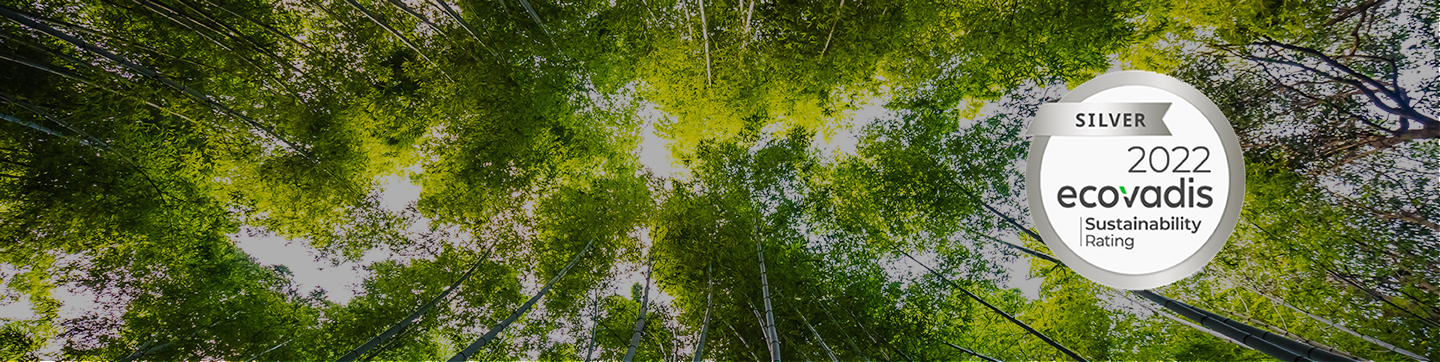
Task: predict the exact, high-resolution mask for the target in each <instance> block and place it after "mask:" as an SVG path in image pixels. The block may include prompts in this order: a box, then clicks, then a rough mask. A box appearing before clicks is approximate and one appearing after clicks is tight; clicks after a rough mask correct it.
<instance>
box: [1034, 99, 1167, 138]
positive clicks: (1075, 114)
mask: <svg viewBox="0 0 1440 362" xmlns="http://www.w3.org/2000/svg"><path fill="white" fill-rule="evenodd" d="M1169 110H1170V103H1074V102H1056V103H1046V104H1042V105H1040V111H1039V112H1038V113H1036V114H1035V121H1034V122H1031V123H1030V128H1029V129H1028V130H1026V131H1025V135H1026V136H1169V135H1170V128H1168V127H1165V121H1164V119H1165V112H1167V111H1169Z"/></svg>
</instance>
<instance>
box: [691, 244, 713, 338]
mask: <svg viewBox="0 0 1440 362" xmlns="http://www.w3.org/2000/svg"><path fill="white" fill-rule="evenodd" d="M713 272H714V271H713V268H711V267H710V266H709V265H706V266H705V279H706V281H705V290H706V292H705V320H704V321H702V322H700V342H699V343H698V344H696V345H695V361H694V362H700V359H701V358H703V357H705V337H706V334H708V333H710V313H711V312H713V311H714V309H715V275H714V274H712V273H713Z"/></svg>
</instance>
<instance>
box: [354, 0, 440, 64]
mask: <svg viewBox="0 0 1440 362" xmlns="http://www.w3.org/2000/svg"><path fill="white" fill-rule="evenodd" d="M345 3H346V4H350V6H351V7H354V8H355V10H359V11H360V13H361V14H365V17H366V18H369V19H370V21H372V22H374V23H375V25H379V26H380V28H382V29H385V31H386V32H388V33H390V35H394V36H395V38H397V39H400V42H401V43H405V46H407V47H409V48H410V50H414V51H415V54H417V55H420V58H422V59H425V62H426V63H430V66H432V67H435V71H438V72H440V75H442V76H445V79H446V80H449V81H450V82H452V83H453V82H455V78H451V77H450V74H449V73H445V70H444V69H441V68H440V64H437V63H435V61H434V60H430V57H429V56H427V55H425V52H422V51H420V47H419V46H416V45H415V43H414V42H412V41H410V38H408V37H406V36H405V34H404V33H401V32H400V31H399V30H395V28H393V27H391V26H390V24H389V23H388V22H386V21H385V19H384V18H381V17H380V15H379V14H375V13H372V12H370V9H366V8H365V5H361V4H360V3H359V2H357V1H355V0H345ZM335 20H336V21H343V20H340V19H335Z"/></svg>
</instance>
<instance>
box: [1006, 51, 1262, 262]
mask: <svg viewBox="0 0 1440 362" xmlns="http://www.w3.org/2000/svg"><path fill="white" fill-rule="evenodd" d="M1131 85H1137V86H1147V87H1154V88H1158V89H1161V90H1165V91H1168V92H1170V93H1174V94H1175V95H1177V96H1179V97H1180V98H1181V99H1184V100H1185V101H1186V102H1189V103H1190V104H1191V105H1193V106H1195V108H1196V109H1199V110H1200V114H1202V115H1204V116H1205V119H1206V120H1209V121H1210V126H1211V127H1213V128H1214V129H1215V133H1216V135H1218V136H1219V137H1220V144H1221V145H1222V146H1223V147H1224V150H1225V158H1226V159H1227V161H1228V162H1227V163H1228V166H1229V167H1230V170H1229V171H1230V194H1229V197H1227V198H1226V200H1225V201H1226V203H1225V210H1224V211H1223V212H1222V213H1221V215H1220V223H1219V224H1218V225H1216V229H1215V233H1214V234H1212V235H1210V238H1209V239H1208V240H1206V241H1205V244H1204V245H1202V246H1200V249H1199V250H1197V251H1196V252H1195V254H1192V255H1190V257H1189V258H1186V259H1185V260H1184V261H1182V262H1180V263H1179V264H1176V265H1175V266H1172V267H1169V268H1166V269H1164V270H1160V271H1156V272H1153V273H1146V274H1124V273H1116V272H1112V271H1109V270H1105V269H1102V268H1100V267H1097V266H1095V265H1093V264H1090V262H1087V261H1085V260H1084V259H1082V258H1080V256H1079V255H1076V254H1075V252H1074V251H1072V250H1070V246H1069V245H1065V243H1064V242H1062V241H1060V235H1059V234H1058V233H1056V232H1055V228H1054V226H1052V225H1051V224H1050V218H1049V216H1048V215H1047V214H1046V212H1045V203H1044V200H1042V199H1041V197H1042V195H1041V192H1040V167H1041V163H1042V162H1043V161H1044V160H1043V158H1044V157H1043V156H1044V155H1045V146H1046V145H1047V144H1049V143H1050V136H1035V138H1034V139H1033V140H1031V142H1030V156H1029V157H1028V158H1027V160H1028V162H1027V163H1028V164H1027V166H1026V170H1025V173H1026V178H1025V190H1026V195H1027V196H1028V199H1029V201H1030V210H1031V215H1032V216H1033V218H1034V219H1035V226H1036V228H1038V229H1039V230H1040V235H1041V236H1042V237H1044V238H1045V245H1046V246H1049V247H1050V251H1051V252H1053V253H1055V256H1056V257H1058V258H1060V261H1062V262H1064V263H1065V265H1066V266H1068V267H1070V269H1071V270H1074V271H1075V272H1076V273H1079V274H1080V275H1081V276H1084V277H1086V278H1089V279H1090V280H1093V281H1095V282H1097V283H1100V284H1104V285H1107V286H1110V287H1113V288H1119V289H1150V288H1155V287H1160V286H1164V285H1167V284H1170V283H1173V282H1175V281H1178V280H1180V279H1184V278H1185V277H1188V276H1190V275H1191V274H1194V273H1195V272H1197V271H1199V270H1200V268H1203V267H1205V264H1207V263H1209V262H1210V260H1211V259H1214V258H1215V255H1216V254H1219V253H1220V249H1222V248H1224V247H1225V243H1226V242H1227V241H1228V240H1229V239H1230V234H1231V232H1233V231H1234V230H1235V223H1236V222H1238V221H1239V220H1240V210H1241V206H1242V204H1243V203H1244V202H1245V157H1244V154H1243V153H1241V150H1240V142H1239V140H1238V139H1237V138H1236V137H1235V129H1234V128H1232V127H1231V126H1230V121H1229V120H1228V119H1226V118H1225V114H1224V113H1223V112H1221V111H1220V107H1218V106H1216V105H1215V102H1213V101H1211V100H1210V98H1209V97H1206V96H1205V95H1204V94H1202V93H1200V90H1198V89H1195V87H1192V86H1190V85H1189V84H1187V83H1185V82H1183V81H1181V80H1179V79H1175V78H1173V77H1170V76H1167V75H1163V74H1159V73H1154V72H1146V71H1123V72H1114V73H1107V74H1104V75H1101V76H1099V77H1095V79H1092V80H1090V81H1088V82H1085V84H1081V85H1080V86H1079V87H1076V88H1075V90H1073V91H1071V92H1070V93H1069V94H1066V95H1065V97H1063V98H1061V99H1060V101H1061V102H1080V101H1084V100H1085V99H1088V98H1090V97H1091V96H1093V95H1095V94H1097V93H1100V92H1101V91H1105V90H1108V89H1110V88H1115V87H1122V86H1131Z"/></svg>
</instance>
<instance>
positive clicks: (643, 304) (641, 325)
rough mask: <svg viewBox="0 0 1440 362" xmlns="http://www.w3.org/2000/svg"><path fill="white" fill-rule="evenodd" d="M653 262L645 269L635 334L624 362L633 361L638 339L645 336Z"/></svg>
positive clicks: (638, 343) (636, 314) (638, 345)
mask: <svg viewBox="0 0 1440 362" xmlns="http://www.w3.org/2000/svg"><path fill="white" fill-rule="evenodd" d="M654 263H655V260H654V259H651V260H650V266H647V267H646V268H645V292H644V293H641V294H640V311H639V312H637V313H635V332H634V333H633V334H631V335H630V348H629V349H626V350H625V359H624V361H625V362H630V361H631V360H634V359H635V350H636V348H637V347H640V337H642V336H643V335H644V334H645V312H646V310H647V309H649V307H650V273H651V272H652V271H653V270H654V269H653V268H654Z"/></svg>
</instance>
